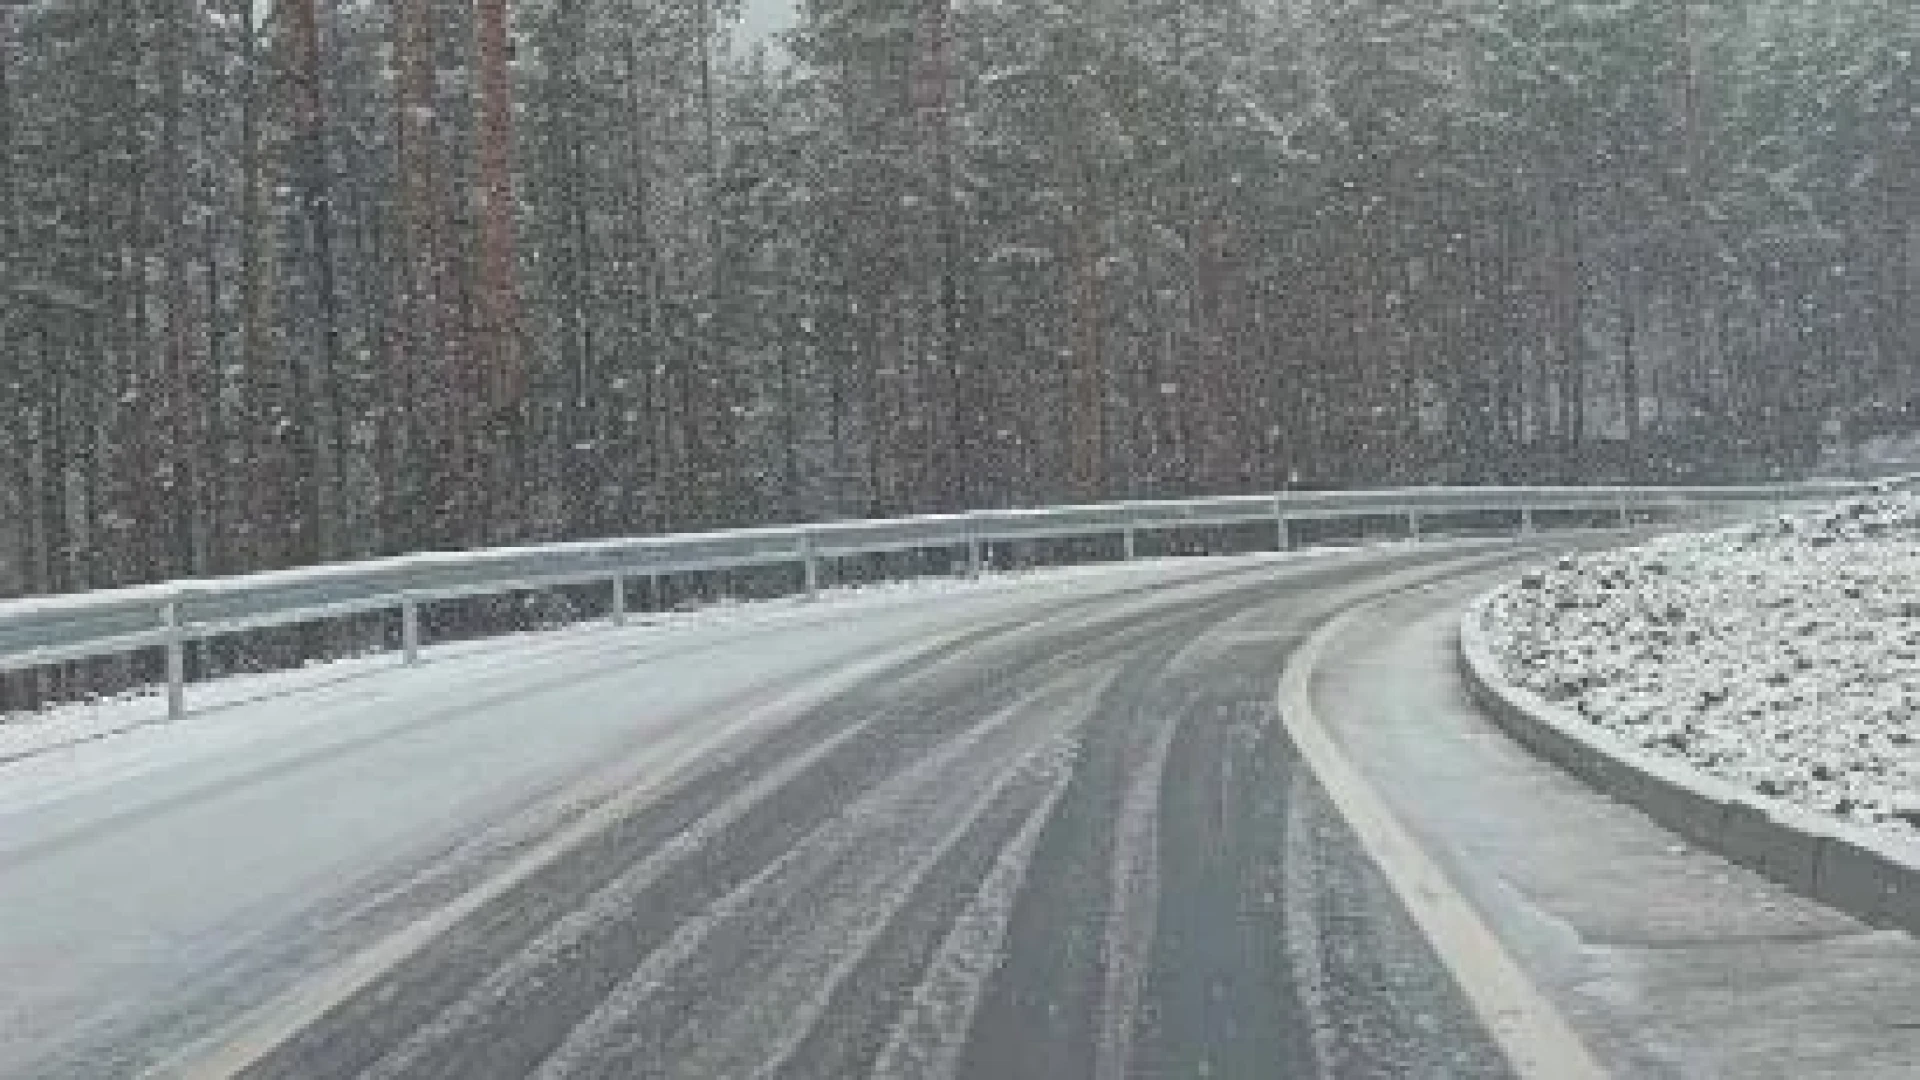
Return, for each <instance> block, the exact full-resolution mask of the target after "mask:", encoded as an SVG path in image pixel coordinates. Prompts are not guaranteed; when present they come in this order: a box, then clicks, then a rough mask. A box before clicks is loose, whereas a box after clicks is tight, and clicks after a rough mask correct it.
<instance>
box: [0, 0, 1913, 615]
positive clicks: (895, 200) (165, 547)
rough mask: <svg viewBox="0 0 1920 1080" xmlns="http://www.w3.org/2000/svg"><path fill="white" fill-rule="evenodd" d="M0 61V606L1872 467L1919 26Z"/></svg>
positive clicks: (1045, 22) (1066, 23)
mask: <svg viewBox="0 0 1920 1080" xmlns="http://www.w3.org/2000/svg"><path fill="white" fill-rule="evenodd" d="M738 17H739V12H738V10H737V2H729V0H513V2H509V0H8V2H6V3H4V4H0V478H3V479H0V595H18V594H44V593H58V592H68V591H74V590H81V589H92V588H100V587H105V586H112V585H120V584H127V583H134V582H143V581H152V580H161V579H167V578H177V577H185V576H201V575H222V574H233V573H240V572H246V571H251V570H258V569H267V568H275V567H285V566H293V565H302V564H309V563H314V562H321V561H333V560H342V559H351V558H359V557H366V556H370V555H376V554H385V553H394V552H401V551H411V550H420V549H441V548H460V547H471V546H476V545H483V544H506V543H531V542H542V541H549V540H560V539H573V538H586V537H601V536H614V535H640V534H652V533H663V532H674V531H683V530H691V529H705V528H722V527H730V526H737V525H749V524H757V523H769V522H799V521H811V520H823V519H831V518H844V517H864V516H890V515H899V514H908V513H922V512H937V511H944V510H954V509H960V508H978V507H1004V506H1029V505H1041V504H1050V503H1059V502H1065V501H1096V500H1107V499H1126V498H1150V497H1157V496H1168V497H1171V496H1178V495H1193V494H1203V493H1233V492H1255V491H1270V490H1280V489H1284V488H1326V487H1364V486H1371V485H1383V484H1428V483H1494V482H1505V483H1513V482H1587V481H1592V482H1615V481H1627V480H1631V481H1637V482H1648V483H1658V482H1664V481H1669V480H1673V481H1679V480H1700V479H1713V480H1719V479H1757V478H1770V477H1791V476H1799V475H1804V474H1805V473H1806V471H1807V470H1808V469H1810V468H1812V467H1813V465H1814V462H1815V460H1816V457H1817V455H1818V453H1819V452H1820V449H1821V447H1822V445H1823V444H1831V443H1832V442H1833V441H1835V440H1846V439H1849V438H1859V437H1862V436H1863V435H1864V434H1866V433H1871V432H1877V431H1892V430H1902V429H1904V428H1906V427H1912V426H1915V425H1914V417H1913V415H1912V409H1913V407H1914V403H1915V393H1916V390H1920V382H1917V381H1916V371H1915V361H1916V359H1920V356H1916V351H1915V350H1916V346H1915V342H1916V341H1920V313H1917V311H1916V299H1915V291H1916V275H1917V268H1920V190H1917V189H1916V182H1915V178H1916V175H1920V135H1917V133H1916V132H1915V130H1914V125H1915V122H1916V119H1917V118H1920V91H1917V90H1916V85H1915V64H1914V53H1915V51H1916V48H1920V14H1917V13H1916V8H1915V6H1914V5H1913V4H1912V0H1607V2H1601V0H1593V2H1586V0H1581V2H1570V0H800V2H799V3H798V11H797V16H796V25H795V27H794V29H793V30H792V32H791V33H790V34H787V35H784V36H783V37H782V38H781V39H780V40H777V41H771V42H769V41H754V42H750V41H746V40H744V39H743V38H742V36H741V34H740V33H739V32H738V29H737V27H738Z"/></svg>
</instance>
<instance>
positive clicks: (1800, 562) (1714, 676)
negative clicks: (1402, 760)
mask: <svg viewBox="0 0 1920 1080" xmlns="http://www.w3.org/2000/svg"><path fill="white" fill-rule="evenodd" d="M1485 610H1486V630H1487V633H1488V637H1489V641H1490V644H1491V645H1492V647H1493V650H1494V653H1495V655H1496V657H1497V658H1498V659H1499V662H1500V663H1501V665H1502V667H1503V668H1504V670H1505V672H1506V674H1507V676H1508V677H1509V678H1511V679H1512V680H1514V681H1515V682H1516V683H1518V684H1520V685H1522V686H1525V687H1527V688H1528V689H1531V690H1533V691H1535V692H1536V693H1539V694H1541V695H1542V696H1544V697H1546V698H1547V699H1549V700H1551V701H1554V702H1556V703H1557V704H1559V705H1560V706H1562V707H1564V708H1566V709H1567V710H1568V711H1569V712H1570V713H1572V714H1574V715H1577V716H1579V717H1582V718H1584V719H1586V720H1587V721H1589V722H1590V723H1592V724H1594V725H1596V726H1597V727H1600V728H1602V729H1604V730H1606V731H1608V732H1610V733H1612V734H1613V735H1615V736H1617V737H1620V738H1622V739H1625V740H1626V741H1628V742H1630V743H1632V744H1634V745H1636V746H1639V747H1642V748H1644V749H1645V750H1647V751H1649V752H1652V753H1655V754H1658V755H1662V756H1666V757H1671V758H1676V759H1679V760H1681V761H1684V762H1686V763H1688V764H1690V765H1692V766H1694V767H1695V768H1698V769H1700V770H1702V771H1704V772H1707V773H1710V774H1712V775H1714V776H1717V777H1720V778H1722V779H1725V780H1728V781H1731V782H1734V783H1736V784H1740V785H1744V786H1745V787H1746V788H1748V789H1750V790H1752V791H1754V792H1756V793H1757V794H1759V795H1762V796H1766V797H1768V798H1773V799H1780V800H1784V801H1787V802H1791V803H1795V804H1798V805H1800V806H1802V807H1805V808H1808V809H1811V810H1814V811H1816V812H1819V813H1823V814H1827V815H1831V816H1833V817H1835V818H1839V819H1842V820H1845V821H1847V822H1849V823H1852V824H1855V825H1860V826H1865V827H1869V828H1874V829H1878V830H1882V831H1884V832H1887V833H1892V834H1900V835H1904V836H1907V837H1912V836H1914V835H1916V834H1920V499H1916V498H1914V497H1913V496H1908V495H1900V496H1888V497H1881V498H1874V499H1868V500H1858V501H1852V502H1847V503H1842V504H1839V505H1837V506H1834V507H1830V508H1823V509H1820V510H1817V511H1812V512H1807V513H1802V514H1797V515H1788V516H1782V517H1779V518H1777V519H1773V520H1770V521H1767V522H1765V523H1762V524H1758V525H1747V526H1740V527H1736V528H1730V529H1723V530H1719V531H1715V532H1709V533H1697V534H1687V535H1677V536H1670V537H1665V538H1662V539H1660V540H1656V541H1654V542H1652V543H1649V544H1646V545H1643V546H1640V547H1635V548H1630V549H1625V550H1618V551H1609V552H1601V553H1590V554H1581V555H1569V556H1564V557H1562V558H1560V559H1559V560H1558V561H1557V562H1555V563H1554V564H1553V565H1551V566H1548V567H1543V568H1541V569H1539V570H1536V571H1534V572H1532V573H1529V574H1527V575H1526V576H1525V577H1523V578H1522V579H1520V580H1519V581H1516V582H1513V583H1511V584H1509V585H1507V586H1506V587H1504V588H1502V589H1501V590H1500V591H1499V592H1497V593H1496V594H1494V596H1493V597H1491V598H1490V600H1489V603H1488V604H1487V607H1486V609H1485Z"/></svg>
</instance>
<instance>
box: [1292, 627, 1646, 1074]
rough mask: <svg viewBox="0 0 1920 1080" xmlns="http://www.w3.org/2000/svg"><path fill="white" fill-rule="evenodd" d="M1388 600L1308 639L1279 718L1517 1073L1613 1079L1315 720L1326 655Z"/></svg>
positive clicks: (1298, 655) (1297, 659) (1295, 664)
mask: <svg viewBox="0 0 1920 1080" xmlns="http://www.w3.org/2000/svg"><path fill="white" fill-rule="evenodd" d="M1385 599H1387V597H1384V596H1382V597H1376V598H1375V599H1374V600H1372V601H1369V602H1367V603H1362V604H1359V605H1356V606H1354V607H1351V608H1348V609H1347V610H1346V611H1345V612H1343V613H1342V614H1341V615H1339V616H1338V617H1336V618H1335V619H1333V620H1332V621H1331V622H1329V623H1328V624H1327V625H1325V626H1324V627H1322V628H1321V629H1320V630H1319V631H1317V632H1316V633H1314V634H1313V636H1312V637H1310V638H1308V639H1307V641H1306V642H1305V643H1304V644H1302V645H1301V647H1300V649H1299V650H1298V651H1297V652H1295V653H1294V655H1293V659H1292V661H1291V662H1290V663H1288V665H1287V668H1286V671H1285V673H1284V674H1283V675H1282V676H1281V679H1280V696H1279V706H1280V716H1281V719H1282V721H1283V722H1284V723H1285V724H1286V728H1287V733H1288V735H1289V736H1291V738H1292V740H1293V745H1294V747H1295V749H1296V750H1297V751H1298V752H1299V754H1300V757H1301V759H1302V760H1303V761H1305V762H1306V764H1307V766H1308V767H1309V768H1310V769H1311V770H1312V771H1313V773H1314V776H1315V777H1316V778H1317V779H1318V780H1319V782H1320V786H1321V787H1322V788H1323V789H1324V790H1325V791H1326V793H1327V797H1328V798H1329V800H1331V801H1332V803H1333V805H1334V806H1335V807H1336V808H1337V809H1338V810H1339V811H1340V814H1341V816H1342V817H1344V818H1345V819H1346V821H1347V824H1348V825H1349V826H1350V827H1351V828H1352V829H1353V832H1354V835H1355V836H1356V837H1358V838H1359V840H1360V843H1361V846H1362V847H1364V848H1365V849H1366V851H1367V854H1368V855H1369V856H1371V857H1372V859H1373V861H1374V862H1375V863H1376V864H1378V865H1379V867H1380V869H1381V870H1382V872H1383V873H1384V874H1385V875H1386V878H1387V881H1388V882H1389V883H1390V884H1391V885H1392V886H1393V890H1394V892H1395V893H1396V894H1398V895H1399V897H1400V901H1401V903H1403V904H1404V905H1406V908H1407V911H1408V913H1409V914H1411V915H1412V917H1413V921H1414V923H1415V924H1416V925H1417V926H1419V928H1420V930H1421V932H1422V933H1423V934H1425V936H1426V938H1427V940H1428V942H1429V943H1431V944H1432V945H1433V948H1434V951H1435V952H1436V953H1437V954H1438V955H1439V957H1440V959H1441V961H1442V962H1443V963H1445V964H1446V966H1447V969H1448V970H1449V971H1451V972H1452V973H1453V976H1454V979H1455V981H1456V982H1457V983H1458V984H1459V985H1460V988H1461V989H1462V990H1463V991H1464V992H1465V993H1466V995H1467V999H1468V1000H1469V1001H1470V1002H1471V1003H1472V1005H1473V1008H1474V1011H1475V1012H1476V1013H1478V1014H1479V1017H1480V1019H1481V1021H1482V1022H1483V1023H1484V1024H1485V1025H1486V1027H1487V1030H1488V1032H1489V1033H1491V1034H1492V1036H1493V1038H1494V1041H1495V1042H1497V1043H1498V1044H1499V1046H1500V1049H1501V1051H1502V1052H1503V1053H1505V1055H1506V1057H1507V1060H1508V1062H1509V1063H1510V1064H1511V1065H1512V1066H1513V1069H1514V1072H1515V1073H1517V1074H1518V1075H1519V1076H1521V1077H1522V1078H1525V1080H1534V1078H1538V1080H1598V1078H1602V1077H1606V1076H1607V1075H1608V1073H1607V1071H1606V1069H1604V1068H1602V1067H1601V1065H1600V1064H1599V1062H1597V1061H1596V1060H1595V1059H1594V1058H1593V1056H1592V1054H1591V1052H1589V1051H1588V1049H1587V1047H1586V1044H1585V1043H1583V1042H1582V1041H1581V1039H1580V1037H1579V1035H1578V1034H1577V1033H1575V1031H1574V1030H1573V1027H1572V1025H1570V1024H1569V1023H1568V1022H1567V1020H1566V1018H1565V1017H1564V1016H1562V1015H1561V1014H1560V1011H1559V1010H1558V1009H1557V1008H1556V1007H1555V1006H1554V1004H1553V1002H1552V1001H1550V1000H1549V999H1548V998H1547V997H1546V996H1545V995H1544V994H1542V993H1541V992H1540V990H1539V988H1538V987H1536V986H1535V985H1534V984H1533V981H1532V980H1531V979H1530V978H1529V977H1528V976H1527V974H1526V972H1525V971H1524V970H1522V968H1521V967H1520V965H1519V963H1518V961H1516V960H1514V958H1513V956H1512V955H1511V954H1510V953H1508V952H1507V949H1506V946H1505V945H1503V944H1502V943H1501V941H1500V939H1499V937H1498V936H1496V935H1495V934H1494V932H1493V930H1492V929H1491V928H1489V927H1488V926H1487V924H1486V923H1485V922H1484V921H1483V920H1482V919H1481V918H1480V915H1479V912H1478V911H1476V910H1475V909H1474V907H1473V905H1472V904H1471V903H1470V902H1469V901H1468V900H1467V899H1466V898H1465V897H1464V896H1462V895H1461V894H1460V893H1459V891H1457V890H1456V889H1455V888H1454V887H1453V883H1452V882H1451V881H1449V880H1448V879H1447V876H1446V874H1445V872H1443V871H1442V870H1441V869H1440V867H1439V866H1438V865H1437V864H1436V863H1435V862H1434V861H1433V859H1431V858H1430V857H1429V856H1428V855H1427V853H1426V852H1425V851H1424V850H1422V849H1421V847H1420V845H1419V843H1418V842H1417V841H1415V840H1414V838H1413V836H1412V834H1410V833H1409V832H1408V831H1407V829H1406V826H1404V825H1402V824H1401V823H1400V821H1399V819H1398V818H1396V817H1395V816H1394V813H1393V811H1392V809H1391V808H1389V807H1388V805H1387V803H1386V800H1385V799H1384V798H1382V797H1381V795H1380V793H1379V792H1378V791H1377V790H1376V789H1375V788H1374V787H1373V785H1372V784H1371V783H1370V782H1368V780H1367V779H1366V777H1365V776H1364V775H1362V774H1361V772H1360V770H1359V768H1358V767H1357V766H1355V765H1354V764H1353V762H1352V761H1350V760H1349V759H1348V758H1347V756H1346V754H1345V753H1344V752H1343V751H1342V750H1341V749H1340V747H1339V744H1338V743H1337V742H1336V741H1335V740H1334V738H1333V736H1332V734H1331V733H1330V732H1328V730H1327V729H1326V727H1325V726H1324V725H1323V724H1322V723H1321V722H1320V719H1319V717H1318V716H1317V715H1316V714H1315V713H1314V709H1313V701H1312V695H1311V683H1312V679H1313V673H1314V669H1315V668H1316V667H1317V666H1318V664H1319V660H1320V656H1321V654H1322V653H1324V652H1325V651H1326V650H1327V647H1328V645H1329V644H1331V643H1332V642H1333V640H1334V639H1336V638H1337V637H1339V636H1340V635H1341V634H1342V633H1343V632H1345V631H1346V630H1347V629H1348V627H1350V626H1352V625H1353V624H1354V623H1355V622H1356V621H1357V620H1358V619H1359V617H1360V616H1361V615H1363V614H1365V613H1366V612H1368V611H1369V610H1370V609H1372V608H1373V607H1374V606H1375V605H1377V604H1378V603H1380V602H1381V601H1383V600H1385Z"/></svg>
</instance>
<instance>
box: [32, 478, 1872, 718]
mask: <svg viewBox="0 0 1920 1080" xmlns="http://www.w3.org/2000/svg"><path fill="white" fill-rule="evenodd" d="M1887 487H1888V485H1886V484H1873V483H1855V482H1848V481H1831V482H1819V483H1801V484H1787V485H1758V486H1748V487H1686V488H1681V487H1672V488H1634V487H1560V488H1549V487H1535V488H1495V487H1474V488H1409V489H1399V490H1379V491H1341V492H1285V493H1281V494H1275V495H1247V496H1229V497H1223V498H1208V499H1184V500H1175V501H1167V502H1129V503H1111V504H1104V505H1093V506H1065V507H1050V508H1046V509H1039V510H987V511H976V512H972V513H965V514H952V515H940V516H932V517H914V518H899V519H893V520H881V521H850V522H835V523H829V524H820V525H794V526H778V527H772V528H755V529H739V530H733V531H728V532H713V533H696V534H683V535H673V536H660V537H648V538H642V539H630V540H608V541H592V542H585V543H569V544H552V545H545V546H540V547H526V548H498V549H490V550H485V551H473V552H457V553H432V554H420V555H405V556H397V557H393V558H385V559H375V560H371V561H367V562H356V563H339V564H333V565H329V566H317V567H311V568H305V569H299V570H285V571H275V572H271V573H263V574H251V575H247V576H245V577H235V578H224V579H204V580H190V581H180V582H174V583H169V584H164V585H152V586H140V587H136V588H129V589H114V590H105V591H100V592H93V593H82V594H77V595H71V596H54V597H40V598H30V599H25V600H14V601H7V602H3V603H0V672H7V671H19V670H24V669H28V668H35V667H44V666H48V665H54V664H61V663H67V662H71V661H75V660H84V659H90V658H94V657H102V656H111V655H115V654H119V653H126V652H132V651H136V650H141V649H149V648H157V649H161V650H163V651H164V654H165V658H166V664H165V668H166V672H165V674H166V694H167V715H168V717H169V719H178V718H180V717H182V716H183V715H185V712H186V647H187V645H188V644H189V643H191V642H196V641H205V640H208V639H211V638H216V637H219V636H222V635H226V634H236V633H242V632H245V631H250V630H262V629H267V628H271V627H283V626H292V625H296V624H300V623H310V622H317V621H320V620H325V619H334V618H340V617H344V616H349V615H362V614H368V613H372V612H381V611H395V610H397V611H398V612H399V613H400V619H401V633H400V639H401V653H402V655H403V657H404V658H405V660H406V662H407V663H409V664H413V663H417V662H418V660H419V654H420V643H421V642H420V607H421V605H423V604H430V603H434V602H437V601H443V600H454V599H460V598H466V597H476V596H492V595H501V594H505V593H512V592H521V591H526V590H535V589H547V588H555V587H560V586H568V585H585V584H592V583H599V582H604V583H605V584H606V585H607V587H608V589H609V590H610V593H611V600H610V604H611V612H612V619H613V621H614V622H615V623H616V624H618V623H621V622H624V621H625V617H626V610H627V603H626V600H627V593H626V588H627V582H628V581H629V580H631V579H634V578H644V577H658V576H662V575H667V574H683V573H689V572H699V571H713V570H725V569H733V568H739V567H761V566H776V565H783V564H789V565H797V566H799V567H801V568H802V571H803V581H804V589H805V591H806V592H807V594H809V595H811V594H812V593H814V592H816V591H817V590H818V588H819V586H820V569H821V566H822V564H823V562H825V561H827V560H831V559H837V558H843V557H846V556H853V555H867V554H877V553H885V552H901V551H914V550H933V549H953V550H954V551H956V552H964V553H965V556H966V565H967V567H968V571H969V573H970V574H974V575H977V574H979V573H980V572H981V570H982V568H983V567H984V565H985V561H986V556H987V552H988V548H989V547H990V546H991V545H994V544H1003V543H1009V542H1017V541H1030V540H1047V539H1067V538H1090V537H1116V536H1117V537H1119V538H1120V539H1121V543H1122V550H1123V552H1124V554H1125V557H1127V558H1129V559H1131V558H1133V557H1134V556H1135V554H1136V551H1137V548H1136V539H1137V537H1138V536H1139V535H1140V534H1141V533H1144V532H1153V531H1164V530H1172V529H1183V528H1196V527H1211V526H1232V525H1240V526H1244V525H1258V524H1263V523H1271V524H1272V526H1273V528H1274V530H1275V533H1274V540H1275V544H1276V546H1277V547H1279V548H1281V549H1286V548H1290V547H1292V546H1293V540H1294V537H1293V526H1294V524H1295V523H1297V522H1305V521H1321V520H1329V519H1359V518H1378V517H1392V518H1399V519H1403V520H1404V521H1405V523H1406V532H1407V535H1409V536H1411V537H1413V538H1416V539H1417V538H1418V537H1419V536H1420V534H1421V532H1422V530H1423V527H1424V526H1425V524H1426V523H1427V522H1429V521H1431V520H1432V519H1439V518H1446V517H1449V516H1459V515H1468V514H1474V515H1485V514H1500V515H1511V516H1512V517H1513V519H1514V522H1515V524H1516V526H1517V527H1518V529H1519V530H1520V531H1521V532H1528V531H1531V530H1532V529H1533V528H1534V527H1535V525H1536V517H1537V516H1538V515H1542V514H1552V513H1561V512H1566V513H1574V512H1586V513H1599V514H1605V515H1608V516H1609V519H1610V520H1617V521H1618V523H1619V524H1621V525H1627V524H1630V523H1631V522H1632V521H1633V519H1634V517H1635V515H1636V514H1642V515H1648V514H1660V513H1673V512H1676V511H1681V510H1691V509H1700V508H1709V507H1718V506H1744V507H1771V506H1778V505H1783V504H1785V503H1788V502H1798V501H1805V500H1813V499H1828V498H1842V497H1846V496H1849V495H1858V494H1866V493H1870V492H1874V491H1880V490H1886V489H1887Z"/></svg>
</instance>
